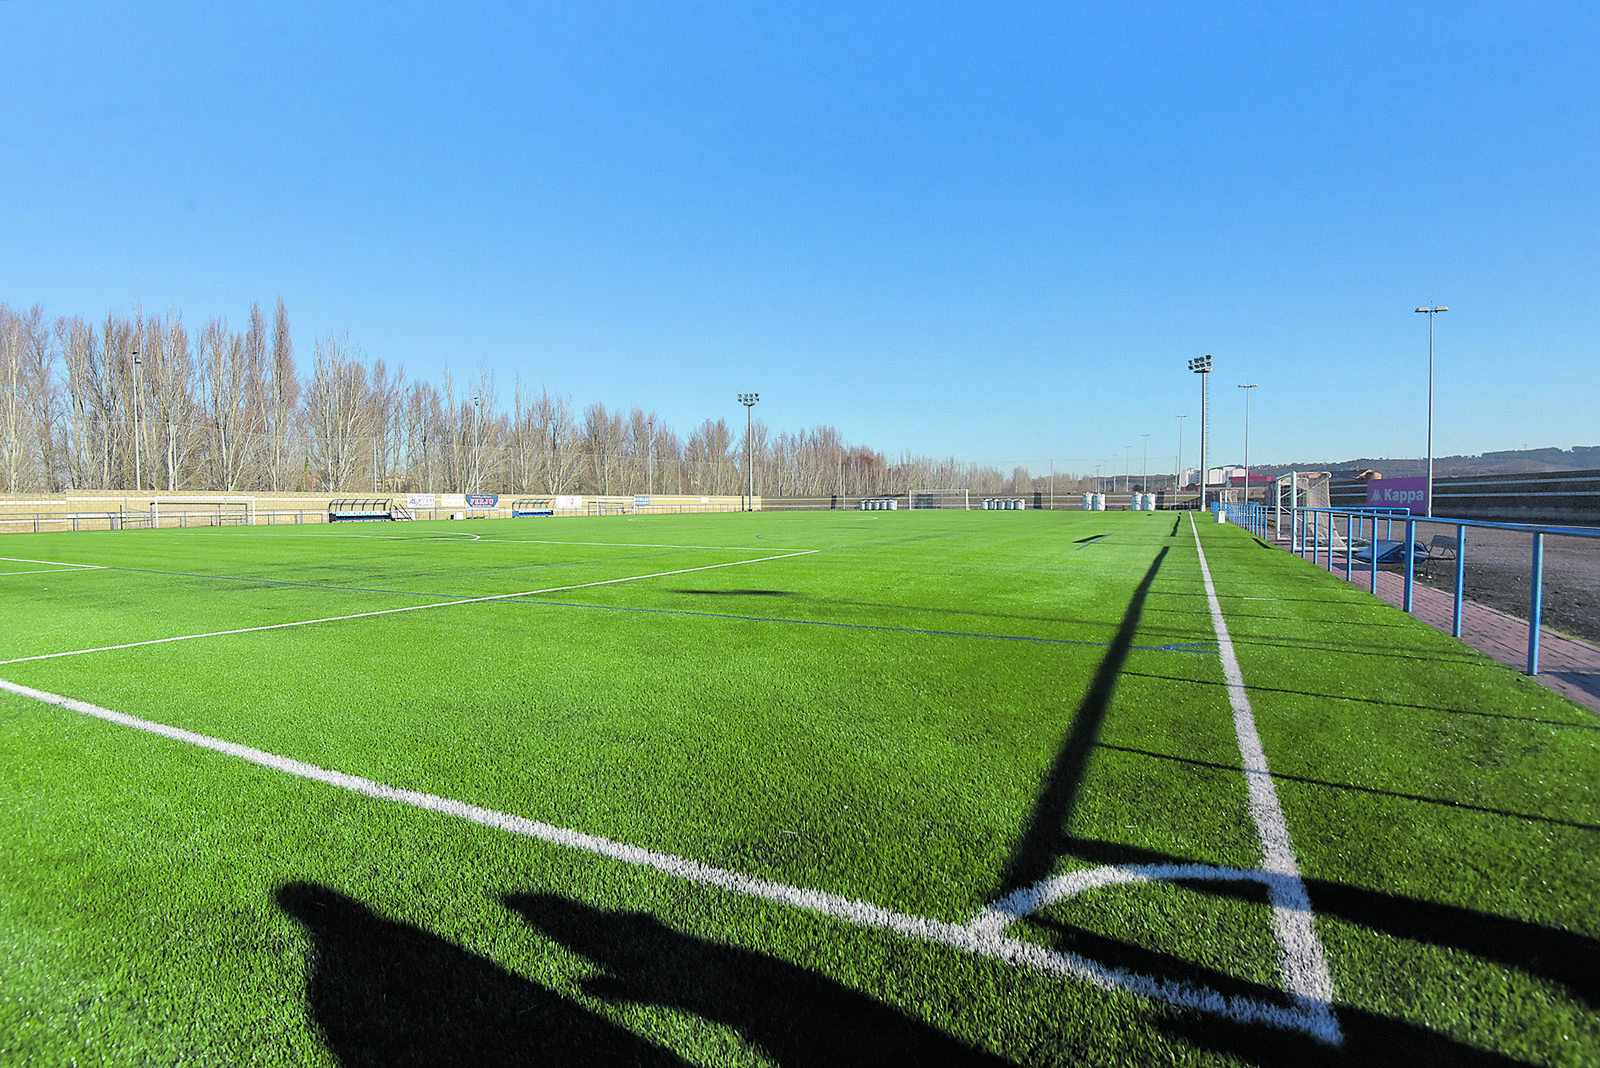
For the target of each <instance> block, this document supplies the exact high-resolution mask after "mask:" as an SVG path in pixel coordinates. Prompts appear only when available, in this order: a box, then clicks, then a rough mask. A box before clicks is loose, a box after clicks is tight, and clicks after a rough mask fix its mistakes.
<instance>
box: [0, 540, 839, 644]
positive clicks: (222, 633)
mask: <svg viewBox="0 0 1600 1068" xmlns="http://www.w3.org/2000/svg"><path fill="white" fill-rule="evenodd" d="M816 551H817V550H815V549H805V550H803V551H801V552H795V553H783V554H782V555H780V556H760V557H754V558H752V559H749V560H729V561H727V562H726V563H721V564H705V565H703V566H701V567H682V568H678V569H677V570H675V571H656V572H654V573H652V574H649V575H629V576H627V577H625V578H613V579H600V580H599V581H597V582H578V583H574V584H573V585H571V586H549V587H546V588H545V589H542V590H520V591H518V592H516V593H495V594H490V595H489V596H487V597H464V598H461V599H459V600H454V601H435V602H433V603H432V604H412V605H404V606H402V607H400V608H379V609H376V610H375V611H371V612H353V613H351V614H350V615H345V616H324V617H322V618H321V619H298V620H292V621H290V622H288V623H268V624H264V625H262V626H259V627H236V628H234V629H233V630H213V631H207V632H205V633H203V634H180V635H177V636H175V637H171V638H150V639H148V640H146V641H142V642H123V643H121V644H120V645H100V646H96V647H94V648H92V649H71V650H68V651H66V652H61V653H40V654H38V655H36V656H19V657H14V658H12V659H10V660H0V665H4V664H27V663H31V662H32V661H35V660H56V659H58V658H60V657H64V656H83V655H85V654H88V653H110V652H115V651H117V650H119V649H138V648H141V647H143V646H146V645H166V644H168V643H169V642H187V641H193V640H195V639H197V638H225V637H228V636H230V635H234V634H256V633H259V632H261V631H266V630H286V629H288V628H290V627H309V626H312V625H313V624H317V623H340V622H343V621H344V620H347V619H370V618H371V617H373V616H389V615H395V614H397V613H400V612H423V611H427V610H428V609H430V608H452V607H454V606H456V605H463V604H484V603H486V602H489V601H509V600H513V599H515V598H518V597H537V596H539V595H540V594H545V593H562V592H565V591H566V590H582V589H587V588H589V587H591V586H613V585H616V584H618V583H621V582H639V581H642V580H644V579H653V578H667V577H669V576H672V575H687V574H690V573H692V572H695V571H714V570H716V569H717V568H721V567H739V566H742V565H744V564H762V563H766V562H768V561H771V560H787V559H789V558H790V557H794V556H806V555H809V554H810V553H814V552H816Z"/></svg>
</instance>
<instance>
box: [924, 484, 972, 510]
mask: <svg viewBox="0 0 1600 1068" xmlns="http://www.w3.org/2000/svg"><path fill="white" fill-rule="evenodd" d="M910 503H911V507H912V508H959V509H962V510H963V511H964V510H966V509H967V508H970V507H971V506H972V505H971V502H970V501H969V500H968V494H967V491H966V490H965V489H924V490H916V491H914V492H913V493H912V494H911V502H910Z"/></svg>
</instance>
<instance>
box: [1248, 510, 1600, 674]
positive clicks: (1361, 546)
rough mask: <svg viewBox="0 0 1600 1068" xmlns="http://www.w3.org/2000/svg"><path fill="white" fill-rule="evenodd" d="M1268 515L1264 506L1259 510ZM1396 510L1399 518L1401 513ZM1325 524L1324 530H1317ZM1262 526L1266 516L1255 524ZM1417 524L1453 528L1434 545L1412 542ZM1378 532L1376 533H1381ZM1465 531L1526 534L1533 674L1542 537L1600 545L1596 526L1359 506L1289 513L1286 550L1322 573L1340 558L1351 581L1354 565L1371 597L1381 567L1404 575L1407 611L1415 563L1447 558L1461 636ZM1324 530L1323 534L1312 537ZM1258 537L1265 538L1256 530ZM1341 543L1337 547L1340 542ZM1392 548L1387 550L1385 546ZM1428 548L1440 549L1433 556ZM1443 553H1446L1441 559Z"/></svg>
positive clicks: (1530, 669) (1454, 622) (1455, 629)
mask: <svg viewBox="0 0 1600 1068" xmlns="http://www.w3.org/2000/svg"><path fill="white" fill-rule="evenodd" d="M1261 511H1263V512H1268V513H1270V511H1271V510H1270V509H1265V508H1263V509H1261ZM1400 513H1403V514H1400ZM1324 519H1325V525H1324ZM1259 526H1260V529H1261V530H1262V531H1263V532H1264V531H1265V530H1266V529H1267V528H1266V523H1265V519H1264V518H1263V519H1261V520H1260V522H1259ZM1419 526H1423V527H1427V528H1430V529H1431V528H1432V527H1445V528H1447V529H1454V531H1455V534H1454V536H1453V537H1451V536H1449V535H1437V536H1435V538H1434V540H1433V542H1431V543H1429V544H1426V545H1425V544H1423V543H1422V542H1420V541H1418V540H1417V529H1418V527H1419ZM1380 529H1381V531H1382V533H1381V534H1380ZM1471 529H1483V530H1503V531H1511V532H1514V533H1517V534H1525V535H1527V537H1528V544H1529V553H1528V591H1529V593H1528V645H1527V649H1528V658H1527V673H1528V674H1529V675H1537V674H1538V673H1539V632H1540V630H1541V627H1542V623H1543V615H1544V579H1545V575H1544V546H1545V538H1546V537H1549V536H1552V535H1557V536H1562V537H1573V538H1583V539H1588V540H1594V541H1600V529H1593V528H1587V527H1563V526H1554V525H1541V524H1534V523H1496V522H1490V521H1487V520H1480V519H1459V518H1442V517H1433V518H1423V517H1418V516H1414V515H1411V514H1409V512H1406V511H1405V510H1404V509H1400V510H1399V512H1398V513H1397V512H1396V511H1395V510H1382V509H1363V508H1354V509H1353V508H1296V509H1294V510H1293V511H1292V512H1291V519H1290V531H1289V532H1288V533H1289V537H1288V538H1287V539H1284V538H1283V536H1282V532H1278V535H1279V540H1280V541H1282V540H1288V541H1289V548H1290V550H1291V551H1293V552H1294V553H1296V554H1297V555H1299V556H1300V557H1302V558H1307V557H1309V559H1310V560H1311V561H1312V563H1314V564H1317V565H1318V566H1320V567H1325V568H1326V569H1327V570H1328V571H1329V572H1335V573H1336V571H1337V568H1338V560H1339V559H1340V558H1342V563H1343V571H1344V575H1345V577H1346V578H1348V579H1349V580H1350V581H1352V582H1353V581H1355V580H1356V573H1357V570H1358V565H1359V566H1360V569H1361V570H1363V571H1365V572H1366V574H1367V577H1368V589H1369V591H1371V592H1373V593H1376V592H1377V587H1378V571H1379V568H1380V567H1381V566H1386V567H1398V568H1399V569H1400V571H1401V573H1402V575H1403V586H1402V594H1401V598H1402V603H1401V608H1402V609H1403V610H1404V611H1405V612H1407V613H1408V614H1409V613H1410V612H1411V611H1412V609H1413V607H1414V605H1415V591H1416V582H1417V565H1418V563H1419V562H1426V563H1429V564H1431V563H1434V562H1436V561H1437V560H1438V557H1443V558H1444V559H1447V560H1448V561H1449V562H1450V564H1451V565H1452V566H1453V567H1454V569H1455V576H1454V577H1455V582H1454V594H1453V596H1454V607H1453V609H1452V614H1451V630H1450V633H1451V634H1452V635H1453V636H1454V637H1457V638H1459V637H1461V617H1462V611H1463V605H1464V601H1465V587H1466V573H1467V560H1468V557H1469V556H1470V546H1469V540H1468V538H1467V531H1468V530H1471ZM1323 530H1326V531H1327V532H1328V536H1327V537H1320V536H1319V532H1320V531H1323ZM1263 536H1265V534H1264V533H1263ZM1340 543H1342V544H1340ZM1390 547H1393V548H1390ZM1435 549H1439V550H1441V551H1440V552H1439V553H1438V556H1437V557H1436V555H1435ZM1446 552H1447V553H1448V555H1446Z"/></svg>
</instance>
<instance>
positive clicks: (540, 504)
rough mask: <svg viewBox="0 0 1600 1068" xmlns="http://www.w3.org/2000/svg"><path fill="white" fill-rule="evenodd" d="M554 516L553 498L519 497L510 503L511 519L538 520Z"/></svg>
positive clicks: (554, 503) (554, 505)
mask: <svg viewBox="0 0 1600 1068" xmlns="http://www.w3.org/2000/svg"><path fill="white" fill-rule="evenodd" d="M555 514H556V502H555V498H553V497H519V498H517V499H516V500H514V501H512V502H511V518H512V519H539V518H544V517H546V516H553V515H555Z"/></svg>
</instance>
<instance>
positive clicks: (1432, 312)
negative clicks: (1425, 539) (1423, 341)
mask: <svg viewBox="0 0 1600 1068" xmlns="http://www.w3.org/2000/svg"><path fill="white" fill-rule="evenodd" d="M1449 310H1450V309H1449V308H1447V307H1445V306H1444V305H1443V304H1440V305H1439V306H1437V307H1433V308H1418V309H1417V314H1419V315H1426V316H1427V317H1428V500H1427V502H1426V503H1427V515H1428V518H1429V519H1432V518H1433V317H1434V316H1436V315H1438V314H1439V313H1440V312H1446V311H1449Z"/></svg>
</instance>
